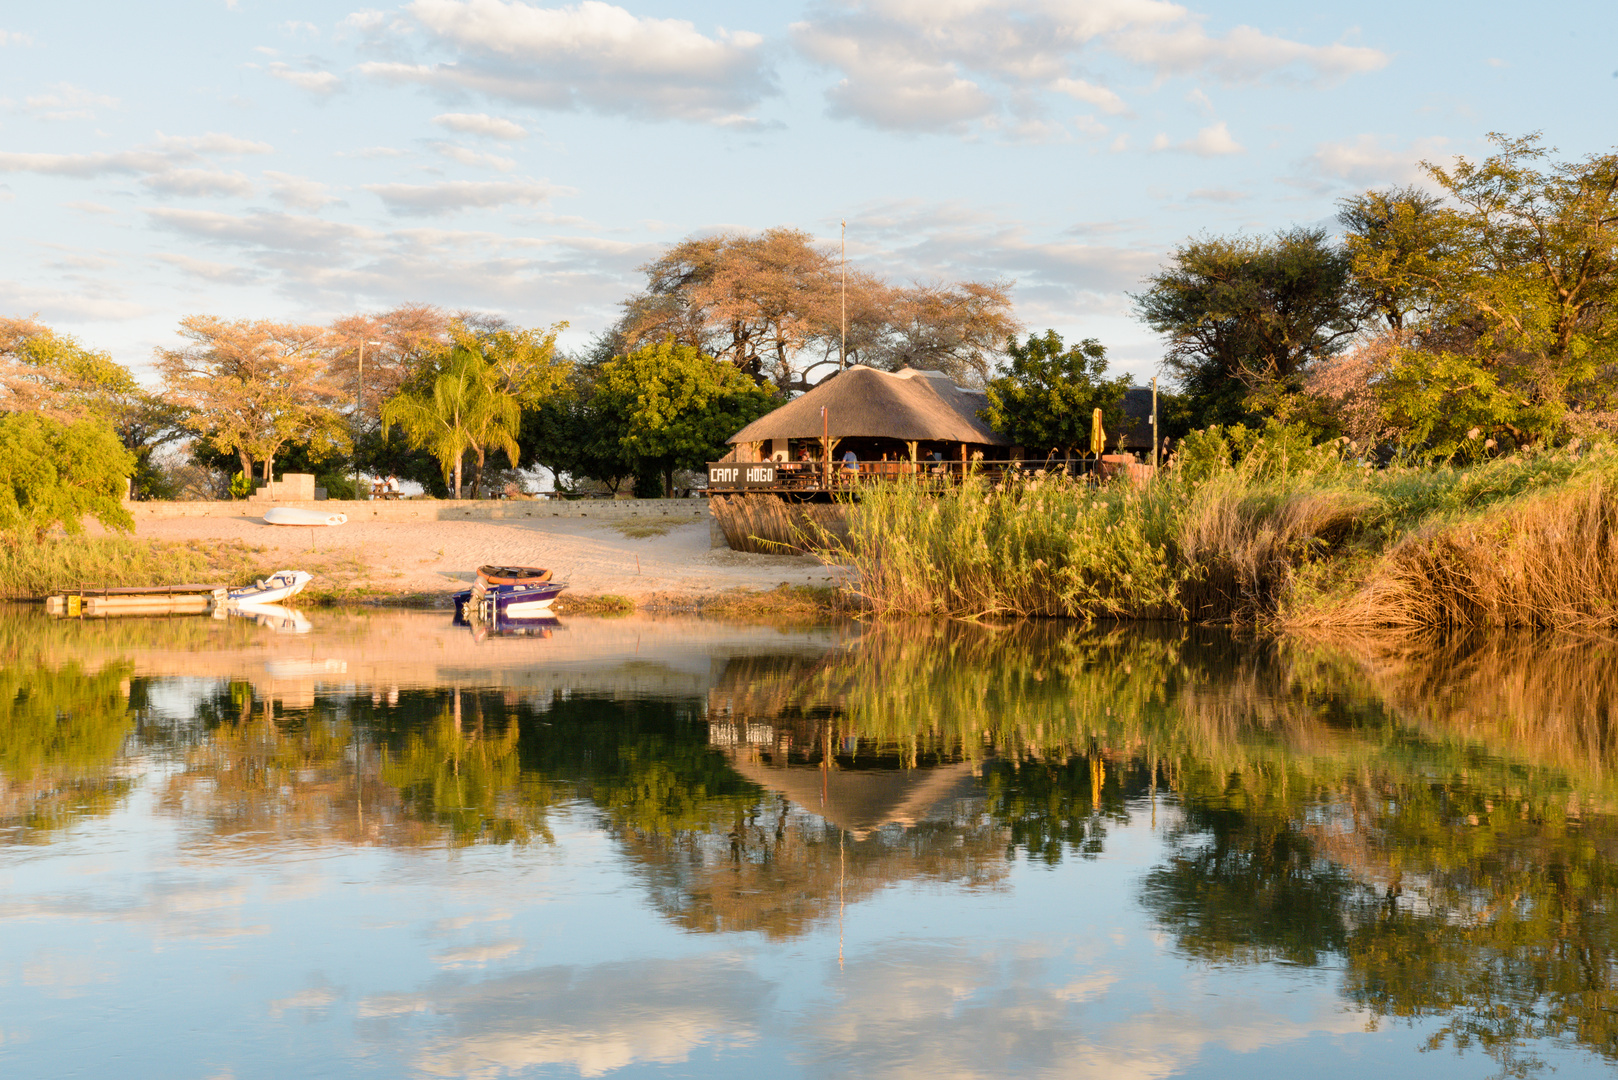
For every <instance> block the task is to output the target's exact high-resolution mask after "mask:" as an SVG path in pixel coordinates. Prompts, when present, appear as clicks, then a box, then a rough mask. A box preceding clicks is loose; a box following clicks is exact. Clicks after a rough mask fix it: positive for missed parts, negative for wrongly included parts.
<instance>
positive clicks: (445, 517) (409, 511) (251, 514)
mask: <svg viewBox="0 0 1618 1080" xmlns="http://www.w3.org/2000/svg"><path fill="white" fill-rule="evenodd" d="M270 505H272V504H271V503H269V502H268V501H259V500H253V501H247V500H243V501H240V502H127V503H124V509H126V510H128V511H129V513H130V515H131V516H133V517H134V519H135V520H136V521H143V520H144V521H156V520H160V519H163V518H209V517H217V518H244V517H245V518H257V517H260V516H262V515H263V513H264V511H265V509H267V508H268V507H269V506H270ZM273 505H275V506H302V507H306V508H307V509H310V510H319V511H320V512H321V513H323V514H347V515H348V520H350V521H511V520H521V519H523V518H593V519H597V520H603V521H622V520H624V519H626V518H635V517H670V516H672V517H693V516H697V515H702V516H704V517H705V516H707V513H708V500H707V499H557V500H551V499H398V500H395V501H383V500H370V499H366V500H345V499H327V500H324V501H322V502H316V501H314V500H313V499H309V500H298V501H289V500H277V501H276V502H275V503H273Z"/></svg>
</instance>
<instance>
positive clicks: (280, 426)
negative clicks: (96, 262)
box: [157, 315, 348, 481]
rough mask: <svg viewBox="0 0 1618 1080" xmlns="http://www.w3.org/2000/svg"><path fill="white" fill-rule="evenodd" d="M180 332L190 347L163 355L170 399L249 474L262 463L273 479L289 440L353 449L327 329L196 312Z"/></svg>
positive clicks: (210, 441)
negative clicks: (333, 371)
mask: <svg viewBox="0 0 1618 1080" xmlns="http://www.w3.org/2000/svg"><path fill="white" fill-rule="evenodd" d="M180 335H181V336H182V337H184V338H186V339H188V341H189V342H190V344H189V345H186V346H184V347H182V348H178V349H160V350H158V353H157V357H158V370H159V371H160V372H161V373H162V375H163V379H164V382H165V384H166V386H167V393H166V395H165V397H166V399H167V400H168V401H169V402H170V403H171V404H174V405H177V406H179V407H180V408H183V409H185V410H186V411H187V414H188V415H187V417H186V421H185V422H186V425H187V426H188V427H189V428H190V429H191V430H192V431H194V432H196V433H197V434H198V435H199V436H200V437H201V438H202V440H203V441H204V442H206V443H208V444H209V445H211V446H213V447H214V448H215V449H216V450H218V451H220V452H221V453H226V454H231V453H233V454H236V455H237V457H238V458H239V459H240V460H241V463H242V471H243V472H244V473H246V474H247V475H249V476H250V475H252V473H253V462H254V461H257V462H259V463H261V465H262V473H263V478H264V479H265V480H266V481H267V480H270V479H271V478H272V475H273V469H274V465H275V456H276V453H277V452H278V451H279V450H280V449H281V447H282V446H284V445H286V444H287V443H288V442H300V443H306V444H308V445H309V446H310V447H311V448H312V449H314V450H315V451H316V452H317V453H318V452H329V451H335V450H336V449H337V448H339V447H342V446H344V445H346V444H347V441H348V433H347V430H346V428H347V425H346V424H344V423H343V419H342V416H341V414H340V413H339V412H338V411H337V408H336V407H335V406H336V403H337V401H338V400H339V399H340V398H341V388H340V387H338V386H335V385H333V384H332V382H331V381H330V379H329V369H330V361H329V338H328V332H327V331H326V330H325V328H323V327H319V326H299V325H296V324H291V323H274V322H267V321H262V320H260V321H250V320H246V319H241V320H236V321H227V320H224V319H219V318H215V317H214V316H212V315H193V316H191V317H190V318H187V319H183V320H181V322H180Z"/></svg>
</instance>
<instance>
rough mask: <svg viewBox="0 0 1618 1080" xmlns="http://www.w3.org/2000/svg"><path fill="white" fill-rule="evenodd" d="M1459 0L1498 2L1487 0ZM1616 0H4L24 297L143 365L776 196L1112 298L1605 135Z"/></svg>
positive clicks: (500, 276)
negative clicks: (203, 316) (185, 323)
mask: <svg viewBox="0 0 1618 1080" xmlns="http://www.w3.org/2000/svg"><path fill="white" fill-rule="evenodd" d="M1463 10H1464V14H1463ZM1615 42H1618V5H1612V4H1606V3H1599V4H1598V3H1587V4H1571V5H1563V6H1561V7H1559V8H1558V9H1557V12H1556V15H1555V17H1554V18H1553V17H1549V16H1548V15H1547V14H1545V13H1543V12H1541V13H1538V14H1535V13H1533V12H1531V11H1530V10H1529V9H1527V8H1525V7H1522V6H1520V5H1513V6H1509V7H1508V6H1507V5H1503V4H1476V5H1469V6H1466V7H1465V8H1464V9H1463V7H1462V5H1458V4H1453V3H1451V4H1436V3H1426V4H1422V3H1398V4H1395V3H1387V2H1371V3H1358V4H1346V3H1326V4H1314V5H1297V4H1280V3H1257V2H1247V3H1225V4H1220V5H1218V6H1204V7H1187V6H1181V5H1178V4H1172V3H1165V2H1162V0H928V2H923V0H812V2H809V3H801V4H800V3H793V4H781V5H759V4H741V3H733V2H718V3H697V2H693V0H657V2H639V0H624V6H619V5H618V4H615V3H605V2H598V0H588V2H584V3H579V4H574V5H567V6H564V5H561V4H551V5H549V6H547V5H546V3H545V0H535V2H531V3H524V2H521V0H414V2H411V3H406V4H404V5H402V6H386V7H376V8H367V7H358V6H355V5H351V4H332V3H319V2H313V0H311V2H283V3H270V2H265V0H168V2H165V3H162V4H140V5H136V4H128V3H87V2H82V3H81V2H72V0H59V2H55V3H51V4H22V3H19V2H16V0H13V2H10V3H5V4H0V221H4V223H5V224H4V230H3V234H0V235H3V239H4V243H3V246H0V260H3V262H0V298H3V302H0V313H4V314H9V315H30V314H34V313H37V314H38V315H39V317H40V318H41V319H43V320H44V321H46V322H47V323H49V324H51V325H53V326H55V327H57V328H59V329H62V330H66V331H68V332H71V333H73V334H75V335H77V336H79V337H80V338H81V339H82V340H83V341H85V342H86V343H87V344H90V345H93V346H96V347H101V348H106V349H109V350H111V351H112V353H113V354H114V356H115V357H116V358H117V359H119V360H120V361H122V362H124V363H127V364H130V365H132V366H135V367H136V368H137V369H141V368H144V367H145V365H146V364H147V363H148V362H149V360H150V357H151V352H152V349H153V348H154V347H156V346H166V345H170V344H172V343H173V342H174V341H175V340H176V339H175V337H174V329H175V327H176V326H177V324H178V321H179V320H180V319H181V318H182V317H184V316H186V315H190V314H195V313H211V314H218V315H222V316H226V317H252V318H271V319H277V320H304V321H314V322H325V321H327V320H329V319H330V318H332V317H334V316H336V315H340V314H345V313H350V312H354V311H362V310H375V309H380V308H384V307H389V306H392V305H393V304H395V303H399V302H403V301H425V302H429V303H436V304H440V305H443V306H446V307H450V308H475V309H479V310H486V311H493V312H498V313H501V314H503V315H506V316H507V317H509V318H511V319H513V320H515V321H517V322H520V323H523V324H525V325H534V324H549V323H551V322H554V321H557V320H567V321H568V322H569V323H570V324H571V327H572V329H571V330H570V332H569V334H568V335H567V337H566V338H565V339H564V340H566V341H568V342H569V343H571V344H582V343H583V342H584V341H585V340H586V339H587V338H588V336H589V335H590V334H592V333H594V332H595V331H597V330H599V329H601V328H602V327H603V326H605V325H606V324H607V323H609V322H610V321H611V320H612V318H613V317H614V314H615V310H616V305H617V303H618V302H619V301H620V300H622V299H623V298H624V297H625V296H627V295H629V293H631V292H632V291H634V289H635V288H636V287H637V286H638V284H639V283H640V280H641V278H640V276H639V275H638V274H637V273H636V267H638V266H639V265H641V264H643V263H645V262H646V261H648V260H649V259H650V258H652V257H654V256H655V254H656V253H657V251H658V250H659V249H660V248H661V247H662V246H664V245H666V244H669V243H672V242H674V241H677V240H679V239H681V238H683V237H685V236H689V235H692V234H696V233H705V232H711V231H716V230H725V229H738V230H742V229H745V230H756V229H762V228H767V227H770V226H776V225H786V226H795V227H798V228H802V229H805V230H808V231H809V232H811V233H814V234H815V235H816V236H819V237H822V238H824V239H826V240H828V241H835V239H836V236H837V230H838V221H839V220H840V219H842V218H846V219H847V220H848V250H849V258H850V262H851V263H858V264H860V265H863V266H865V267H867V268H869V269H872V270H877V271H880V272H883V273H886V274H888V275H890V276H893V277H896V278H906V279H921V280H929V279H960V278H979V279H995V278H1004V279H1014V280H1015V281H1016V287H1015V291H1014V296H1015V299H1016V303H1017V309H1018V314H1019V316H1020V318H1021V319H1022V321H1023V322H1024V323H1025V324H1027V325H1028V326H1029V327H1030V328H1031V329H1043V328H1045V327H1047V326H1052V327H1055V328H1057V329H1058V330H1060V331H1061V332H1062V333H1063V334H1064V335H1066V336H1068V337H1070V338H1072V337H1076V336H1094V337H1099V338H1100V339H1101V340H1102V341H1103V342H1104V343H1105V344H1106V345H1107V346H1108V347H1109V349H1110V350H1111V353H1112V356H1113V358H1114V361H1115V363H1116V364H1117V365H1119V366H1121V367H1124V368H1126V369H1128V370H1130V371H1132V372H1133V373H1135V374H1136V375H1137V377H1146V376H1149V375H1151V374H1152V373H1153V371H1154V369H1155V365H1156V358H1157V356H1158V351H1159V349H1158V345H1157V342H1156V341H1155V340H1154V339H1153V337H1152V335H1151V334H1150V333H1149V332H1148V331H1146V330H1145V329H1144V328H1143V327H1141V326H1140V325H1139V324H1138V323H1136V322H1135V321H1134V320H1133V319H1131V318H1130V316H1129V313H1128V306H1129V304H1128V298H1127V296H1126V293H1127V292H1128V291H1129V290H1131V289H1135V288H1138V285H1139V281H1140V279H1141V277H1142V275H1143V274H1146V273H1149V272H1151V271H1152V270H1153V269H1154V268H1155V267H1157V266H1158V265H1159V264H1160V263H1161V262H1162V261H1163V260H1164V258H1165V257H1166V256H1167V254H1168V252H1169V251H1171V250H1172V248H1173V246H1174V245H1175V244H1177V243H1179V242H1181V241H1183V240H1184V239H1185V238H1186V237H1188V236H1191V235H1194V234H1197V233H1203V232H1209V233H1228V232H1235V231H1269V230H1273V229H1277V228H1281V227H1284V226H1287V225H1289V224H1293V223H1306V224H1316V223H1329V222H1330V221H1331V218H1332V216H1333V214H1334V213H1335V210H1334V202H1335V200H1336V199H1338V198H1340V197H1342V196H1344V195H1347V194H1352V193H1354V192H1357V191H1361V190H1364V189H1366V188H1368V187H1372V186H1378V185H1384V184H1388V183H1398V182H1408V181H1411V180H1414V179H1416V178H1417V171H1416V162H1417V161H1419V160H1420V159H1422V158H1428V159H1434V160H1444V159H1448V158H1449V157H1451V156H1453V155H1455V154H1464V155H1468V156H1477V155H1480V154H1481V153H1485V152H1487V142H1486V140H1485V136H1486V133H1487V132H1489V131H1494V130H1498V131H1503V132H1507V133H1511V134H1522V133H1526V132H1529V131H1535V130H1541V131H1543V132H1544V133H1545V138H1546V141H1547V142H1548V143H1549V144H1551V145H1553V146H1556V147H1558V148H1559V149H1560V151H1561V153H1562V156H1564V157H1578V156H1582V155H1584V154H1588V153H1594V152H1600V151H1604V150H1608V149H1610V148H1611V147H1612V145H1613V144H1614V143H1615V142H1618V139H1615V138H1614V131H1615V125H1614V124H1613V122H1612V121H1613V117H1614V116H1615V115H1618V109H1615V105H1618V100H1615V99H1618V71H1615V70H1614V69H1615V68H1618V48H1614V43H1615Z"/></svg>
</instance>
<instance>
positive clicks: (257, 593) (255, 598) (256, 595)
mask: <svg viewBox="0 0 1618 1080" xmlns="http://www.w3.org/2000/svg"><path fill="white" fill-rule="evenodd" d="M312 580H314V575H313V574H310V573H308V572H307V571H303V570H277V571H276V572H275V573H273V574H271V575H270V576H269V577H267V578H265V579H264V580H262V581H255V582H254V583H253V584H251V585H245V586H243V587H242V588H239V589H232V590H230V596H229V599H228V603H229V604H231V605H232V606H233V607H240V606H242V605H244V604H279V603H280V602H281V601H283V600H290V599H291V598H292V597H294V596H297V595H298V594H299V593H301V592H303V587H304V586H305V585H307V584H309V582H311V581H312Z"/></svg>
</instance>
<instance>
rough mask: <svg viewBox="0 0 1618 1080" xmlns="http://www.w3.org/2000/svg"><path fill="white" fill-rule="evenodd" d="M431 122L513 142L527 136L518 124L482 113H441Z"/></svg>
mask: <svg viewBox="0 0 1618 1080" xmlns="http://www.w3.org/2000/svg"><path fill="white" fill-rule="evenodd" d="M433 123H435V124H437V125H438V126H439V127H444V128H449V130H451V131H458V132H460V133H461V134H463V135H482V136H484V137H486V138H490V139H500V140H501V141H503V142H515V141H517V140H518V139H526V138H527V137H528V132H527V130H526V129H525V128H523V127H522V126H521V125H520V124H517V123H515V122H513V121H511V120H505V119H502V118H501V117H498V116H488V115H486V114H484V113H443V114H442V115H439V116H435V117H433Z"/></svg>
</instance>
